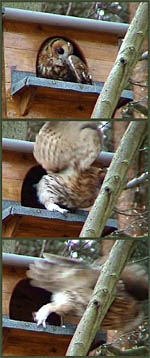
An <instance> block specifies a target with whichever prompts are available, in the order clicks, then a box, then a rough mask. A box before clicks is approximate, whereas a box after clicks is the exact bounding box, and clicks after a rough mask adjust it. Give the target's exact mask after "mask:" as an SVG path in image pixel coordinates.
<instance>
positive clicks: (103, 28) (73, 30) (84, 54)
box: [2, 8, 132, 119]
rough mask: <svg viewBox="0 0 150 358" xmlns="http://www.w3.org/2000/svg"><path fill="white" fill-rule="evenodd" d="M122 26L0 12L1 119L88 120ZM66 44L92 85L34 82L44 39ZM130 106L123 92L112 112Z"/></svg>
mask: <svg viewBox="0 0 150 358" xmlns="http://www.w3.org/2000/svg"><path fill="white" fill-rule="evenodd" d="M127 29H128V25H127V24H122V23H121V24H120V23H111V22H106V21H99V20H92V19H91V20H90V19H81V18H76V17H70V16H62V15H55V14H48V13H42V12H34V11H27V10H19V9H11V8H5V9H4V10H3V71H2V73H3V117H5V118H59V119H61V118H63V119H75V118H80V119H81V118H83V119H84V118H89V117H90V116H91V114H92V111H93V108H94V106H95V103H96V100H97V98H98V95H99V93H100V92H101V89H102V87H103V84H104V82H105V81H106V79H107V77H108V75H109V72H110V70H111V68H112V66H113V64H114V62H115V59H116V56H117V53H118V48H119V41H120V39H122V38H123V37H124V36H125V33H126V31H127ZM56 37H62V38H64V39H67V40H68V41H70V42H71V43H72V44H73V45H74V46H75V48H76V49H77V53H78V54H79V55H80V57H81V58H82V59H83V60H84V62H86V64H87V65H88V68H89V73H90V74H91V76H92V79H93V85H87V84H86V85H85V84H80V83H74V82H65V81H58V80H51V79H46V78H39V77H37V76H36V63H37V57H38V54H39V51H40V48H41V46H42V44H43V43H44V42H45V41H46V40H47V39H50V38H56ZM131 100H132V91H126V90H125V91H123V92H122V94H121V97H120V100H119V103H118V105H117V108H119V107H121V106H122V105H124V104H126V103H127V102H129V101H131Z"/></svg>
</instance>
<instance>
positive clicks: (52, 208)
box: [45, 203, 68, 215]
mask: <svg viewBox="0 0 150 358" xmlns="http://www.w3.org/2000/svg"><path fill="white" fill-rule="evenodd" d="M45 207H46V209H48V210H49V211H58V212H59V213H61V214H63V215H66V214H67V213H68V210H67V209H63V208H60V206H59V205H57V204H53V203H48V204H45Z"/></svg>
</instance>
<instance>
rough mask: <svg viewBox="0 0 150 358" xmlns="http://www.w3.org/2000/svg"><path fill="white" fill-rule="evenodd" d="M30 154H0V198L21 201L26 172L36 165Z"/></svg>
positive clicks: (4, 152) (10, 152) (7, 152)
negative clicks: (0, 178) (0, 172)
mask: <svg viewBox="0 0 150 358" xmlns="http://www.w3.org/2000/svg"><path fill="white" fill-rule="evenodd" d="M36 164H37V162H36V161H35V159H34V157H33V155H32V154H31V153H21V152H20V153H19V152H14V151H9V150H8V151H7V150H4V151H3V154H2V198H3V200H14V201H20V200H21V188H22V183H23V179H24V177H25V175H26V173H27V171H28V170H29V169H30V168H31V167H33V166H34V165H36Z"/></svg>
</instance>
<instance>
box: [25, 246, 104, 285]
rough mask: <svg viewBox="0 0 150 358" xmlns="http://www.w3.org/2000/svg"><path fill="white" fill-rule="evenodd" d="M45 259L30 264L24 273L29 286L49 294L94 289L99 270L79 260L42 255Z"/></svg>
mask: <svg viewBox="0 0 150 358" xmlns="http://www.w3.org/2000/svg"><path fill="white" fill-rule="evenodd" d="M44 257H45V259H40V260H36V261H35V262H34V263H33V264H30V266H29V270H28V271H27V272H26V274H27V277H28V278H30V279H32V280H31V285H32V286H36V287H40V288H44V289H46V290H47V291H50V292H57V291H61V290H66V289H69V290H74V289H76V288H78V287H85V288H87V289H88V288H94V286H95V284H96V281H97V278H98V275H99V272H100V271H99V269H92V268H91V267H90V266H88V265H86V264H85V263H83V262H81V261H79V260H73V259H68V258H65V257H60V256H55V255H51V254H46V253H45V254H44Z"/></svg>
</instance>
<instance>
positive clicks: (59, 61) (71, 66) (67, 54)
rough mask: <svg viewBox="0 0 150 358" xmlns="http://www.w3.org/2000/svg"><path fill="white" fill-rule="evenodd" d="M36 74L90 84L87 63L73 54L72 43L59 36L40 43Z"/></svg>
mask: <svg viewBox="0 0 150 358" xmlns="http://www.w3.org/2000/svg"><path fill="white" fill-rule="evenodd" d="M37 76H38V77H45V78H51V79H54V80H60V81H69V82H77V83H85V84H92V79H91V76H90V75H89V71H88V67H87V65H86V64H85V63H84V62H83V61H82V59H81V58H79V56H77V55H76V54H75V50H74V46H73V44H72V43H71V42H69V41H67V40H65V39H63V38H61V37H60V38H59V37H58V38H53V39H52V38H51V39H49V40H47V41H45V42H44V44H43V45H42V47H41V49H40V51H39V54H38V58H37Z"/></svg>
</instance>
